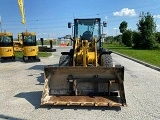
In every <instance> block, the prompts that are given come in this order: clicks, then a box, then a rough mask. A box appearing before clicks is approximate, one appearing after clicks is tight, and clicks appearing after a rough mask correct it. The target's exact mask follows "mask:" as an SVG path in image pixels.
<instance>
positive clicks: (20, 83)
mask: <svg viewBox="0 0 160 120" xmlns="http://www.w3.org/2000/svg"><path fill="white" fill-rule="evenodd" d="M68 50H69V47H64V48H62V47H61V48H60V47H57V52H54V53H53V56H51V57H49V58H41V62H36V63H23V62H22V61H21V60H17V61H16V62H10V63H0V119H11V120H12V119H29V120H41V119H45V120H51V119H52V120H117V119H118V120H142V119H144V120H159V119H160V102H159V101H160V72H158V71H156V70H153V69H151V68H148V67H145V66H143V65H141V64H139V63H136V62H134V61H131V60H128V59H126V58H123V57H121V56H118V55H116V54H114V53H113V54H112V57H113V60H114V64H121V65H123V66H124V67H125V82H124V87H125V93H126V100H127V104H128V106H127V107H118V108H115V107H79V106H71V107H67V106H56V107H53V106H48V107H40V99H41V94H42V90H43V67H44V66H45V65H55V66H57V65H58V60H59V57H60V52H61V51H68Z"/></svg>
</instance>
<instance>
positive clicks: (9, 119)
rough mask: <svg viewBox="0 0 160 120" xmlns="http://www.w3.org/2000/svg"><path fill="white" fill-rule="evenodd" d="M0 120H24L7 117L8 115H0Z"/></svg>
mask: <svg viewBox="0 0 160 120" xmlns="http://www.w3.org/2000/svg"><path fill="white" fill-rule="evenodd" d="M0 119H2V120H24V119H21V118H17V117H12V116H9V115H4V114H0Z"/></svg>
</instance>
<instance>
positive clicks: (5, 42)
mask: <svg viewBox="0 0 160 120" xmlns="http://www.w3.org/2000/svg"><path fill="white" fill-rule="evenodd" d="M0 46H1V47H10V46H13V37H12V36H0Z"/></svg>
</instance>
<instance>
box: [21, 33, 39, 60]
mask: <svg viewBox="0 0 160 120" xmlns="http://www.w3.org/2000/svg"><path fill="white" fill-rule="evenodd" d="M22 40H23V61H24V62H40V59H39V57H38V46H37V44H36V33H34V32H28V31H26V32H22Z"/></svg>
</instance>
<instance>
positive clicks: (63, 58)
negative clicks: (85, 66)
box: [59, 55, 71, 66]
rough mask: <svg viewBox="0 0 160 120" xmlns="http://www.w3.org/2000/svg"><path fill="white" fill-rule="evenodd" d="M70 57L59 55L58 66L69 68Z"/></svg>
mask: <svg viewBox="0 0 160 120" xmlns="http://www.w3.org/2000/svg"><path fill="white" fill-rule="evenodd" d="M70 64H71V57H70V56H69V55H61V57H60V59H59V66H70Z"/></svg>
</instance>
